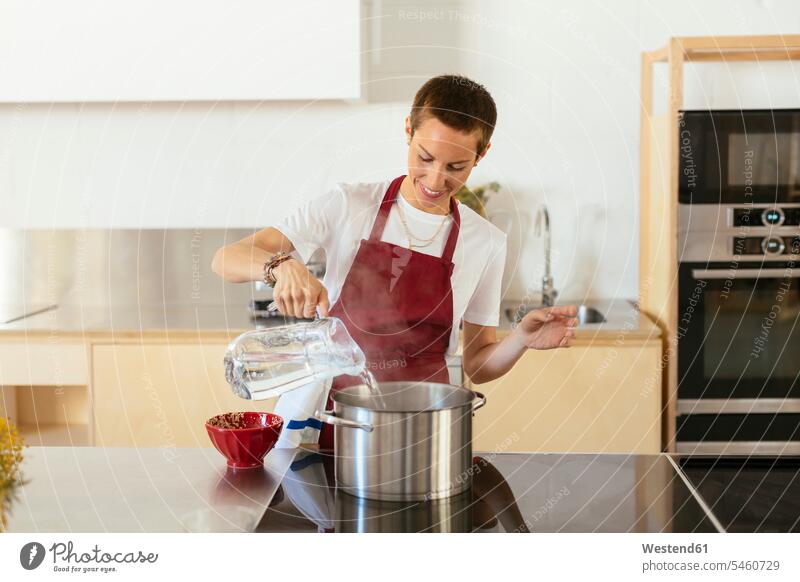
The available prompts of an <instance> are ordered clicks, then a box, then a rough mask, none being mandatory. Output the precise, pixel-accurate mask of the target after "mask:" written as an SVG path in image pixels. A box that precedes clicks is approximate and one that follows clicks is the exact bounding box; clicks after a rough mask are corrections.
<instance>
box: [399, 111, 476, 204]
mask: <svg viewBox="0 0 800 582" xmlns="http://www.w3.org/2000/svg"><path fill="white" fill-rule="evenodd" d="M412 134H413V135H412ZM406 136H407V137H408V139H409V147H408V177H407V178H406V179H405V180H404V181H403V184H402V186H401V192H402V193H403V195H404V197H405V198H406V200H407V201H408V202H409V203H410V204H411V205H412V206H414V207H416V208H419V209H420V210H424V211H425V212H431V213H434V214H447V213H448V212H449V210H450V196H452V195H453V194H455V193H456V192H457V191H458V190H459V188H461V186H463V185H464V184H465V183H466V181H467V178H469V175H470V173H471V172H472V168H474V167H475V165H476V164H477V163H478V160H480V158H482V157H483V155H485V154H486V152H487V151H488V149H489V145H487V146H486V148H485V149H484V150H483V152H481V155H480V156H479V155H478V154H477V153H476V151H475V150H476V148H477V147H478V143H479V141H480V138H481V134H480V132H479V131H478V130H476V131H473V132H471V133H466V132H463V131H459V130H457V129H453V128H452V127H449V126H447V125H445V124H444V123H442V122H441V121H439V120H438V119H437V118H436V117H433V116H429V117H427V118H426V119H425V120H424V121H422V122H421V123H420V124H419V126H418V127H417V129H416V130H414V131H413V132H412V131H411V119H410V118H406Z"/></svg>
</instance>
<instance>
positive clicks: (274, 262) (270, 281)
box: [264, 251, 292, 287]
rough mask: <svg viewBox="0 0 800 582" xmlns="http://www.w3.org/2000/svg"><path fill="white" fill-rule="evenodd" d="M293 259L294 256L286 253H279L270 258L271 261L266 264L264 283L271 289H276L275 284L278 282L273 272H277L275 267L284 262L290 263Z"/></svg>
mask: <svg viewBox="0 0 800 582" xmlns="http://www.w3.org/2000/svg"><path fill="white" fill-rule="evenodd" d="M291 258H292V255H290V254H289V253H287V252H284V251H278V252H277V253H275V254H274V255H272V257H270V259H269V260H268V261H267V262H266V263H264V283H266V284H267V285H269V286H270V287H275V283H276V282H277V281H276V280H275V275H274V274H273V272H272V271H273V270H275V267H277V266H278V265H280V264H281V263H283V262H284V261H288V260H289V259H291Z"/></svg>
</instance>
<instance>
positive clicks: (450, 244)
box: [369, 175, 461, 263]
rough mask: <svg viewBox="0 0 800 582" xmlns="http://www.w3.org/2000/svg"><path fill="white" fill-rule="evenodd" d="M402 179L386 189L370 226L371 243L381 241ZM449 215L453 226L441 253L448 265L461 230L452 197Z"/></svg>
mask: <svg viewBox="0 0 800 582" xmlns="http://www.w3.org/2000/svg"><path fill="white" fill-rule="evenodd" d="M404 179H405V175H403V176H398V177H397V178H395V179H394V180H392V183H391V184H389V188H387V189H386V194H385V195H384V197H383V201H382V202H381V207H380V208H379V209H378V215H377V216H376V217H375V222H374V223H373V225H372V232H371V233H370V235H369V239H370V240H371V241H373V242H378V241H380V240H381V237H382V236H383V229H384V228H385V227H386V221H387V220H388V219H389V211H391V209H392V204H394V201H395V200H396V199H397V193H398V192H400V185H401V184H402V183H403V180H404ZM450 214H451V215H452V218H453V224H452V226H451V227H450V234H449V235H448V236H447V242H446V243H445V246H444V252H443V253H442V259H444V260H445V261H447V262H449V263H451V262H453V253H454V252H455V249H456V242H458V233H459V231H460V230H461V215H460V214H459V212H458V203H457V202H456V199H455V198H453V197H451V198H450Z"/></svg>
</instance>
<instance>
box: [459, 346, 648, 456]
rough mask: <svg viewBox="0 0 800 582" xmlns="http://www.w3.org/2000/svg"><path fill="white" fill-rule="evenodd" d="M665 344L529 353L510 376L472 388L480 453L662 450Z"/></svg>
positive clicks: (475, 447)
mask: <svg viewBox="0 0 800 582" xmlns="http://www.w3.org/2000/svg"><path fill="white" fill-rule="evenodd" d="M660 356H661V347H660V345H659V343H658V342H647V343H643V344H638V345H632V344H629V345H626V346H616V345H600V346H594V345H592V346H573V347H571V348H569V349H560V350H547V351H535V350H529V351H528V352H526V353H525V355H523V357H522V358H521V359H520V361H519V362H518V363H517V365H516V366H515V367H514V368H513V369H512V370H511V371H510V372H509V373H508V374H506V375H505V376H503V377H502V378H500V379H498V380H495V381H493V382H487V383H486V384H476V385H473V386H472V388H473V389H474V390H477V391H479V392H483V393H484V394H486V397H487V404H486V406H485V407H484V408H482V409H481V410H479V411H478V412H477V413H476V414H475V417H474V419H473V420H474V427H473V450H475V451H476V452H477V451H483V452H490V451H497V452H511V451H535V452H568V451H569V452H597V453H612V452H613V453H633V452H636V453H658V452H659V451H660V448H661V447H660V434H661V369H660V362H659V361H660Z"/></svg>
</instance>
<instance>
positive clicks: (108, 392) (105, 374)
mask: <svg viewBox="0 0 800 582" xmlns="http://www.w3.org/2000/svg"><path fill="white" fill-rule="evenodd" d="M224 353H225V345H224V344H205V345H204V344H118V345H110V344H109V345H95V346H93V350H92V356H93V358H92V360H93V365H92V396H93V410H94V442H95V444H96V445H101V446H136V447H164V448H170V447H208V446H211V442H210V441H209V439H208V435H207V434H206V429H205V421H206V420H207V419H208V418H210V417H212V416H214V415H215V414H219V413H222V412H230V411H238V410H256V411H263V412H270V411H272V410H273V408H274V401H259V402H253V401H249V400H243V399H241V398H239V397H238V396H235V395H234V394H233V393H232V392H231V389H230V387H229V386H228V383H227V382H226V381H225V373H224V369H223V365H222V358H223V355H224Z"/></svg>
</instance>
